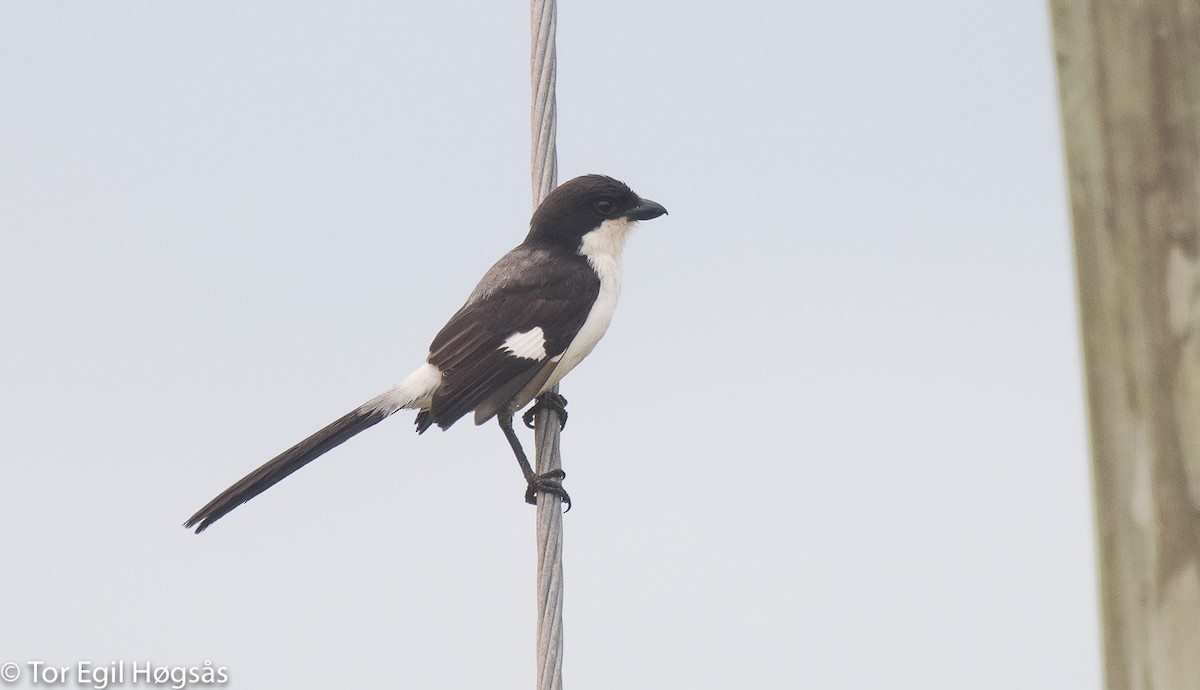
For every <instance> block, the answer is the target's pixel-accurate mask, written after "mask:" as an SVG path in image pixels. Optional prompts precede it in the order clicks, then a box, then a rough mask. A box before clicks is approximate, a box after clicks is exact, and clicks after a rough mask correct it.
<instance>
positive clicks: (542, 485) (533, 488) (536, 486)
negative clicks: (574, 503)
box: [525, 470, 571, 513]
mask: <svg viewBox="0 0 1200 690" xmlns="http://www.w3.org/2000/svg"><path fill="white" fill-rule="evenodd" d="M566 477H567V473H566V472H563V471H562V470H550V471H549V472H543V473H542V474H535V475H533V476H532V477H530V478H529V488H527V489H525V502H526V503H528V504H530V505H537V495H538V494H539V493H547V494H554V495H555V496H558V497H559V498H561V499H562V502H563V503H565V504H566V505H567V510H565V511H563V512H564V513H565V512H567V511H570V510H571V496H570V495H568V494H567V491H566V489H564V488H563V485H562V480H563V479H566Z"/></svg>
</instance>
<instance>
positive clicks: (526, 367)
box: [184, 175, 667, 533]
mask: <svg viewBox="0 0 1200 690" xmlns="http://www.w3.org/2000/svg"><path fill="white" fill-rule="evenodd" d="M666 212H667V210H666V209H665V208H663V207H662V206H661V205H660V204H658V203H656V202H653V201H650V200H649V199H643V198H641V197H639V196H638V195H637V194H635V193H633V191H632V190H631V189H629V187H627V186H626V185H625V184H624V183H622V182H619V181H617V180H614V179H612V178H611V177H605V176H603V175H585V176H583V177H577V178H575V179H573V180H571V181H570V182H567V183H565V184H563V185H562V186H560V187H558V188H557V189H555V190H554V191H552V192H551V193H550V194H549V195H548V196H547V197H546V199H545V200H544V201H543V202H542V203H541V205H539V206H538V208H537V210H536V211H534V213H533V219H532V220H531V221H530V223H529V234H528V235H527V236H526V237H525V241H524V242H522V243H521V244H520V245H519V246H518V247H516V248H515V249H513V250H512V251H510V252H508V253H507V254H505V255H504V256H503V257H501V259H500V260H499V261H497V262H496V264H495V265H494V266H492V267H491V268H490V269H489V270H488V271H487V273H485V274H484V275H483V278H482V279H481V280H480V281H479V284H478V285H477V286H476V287H475V290H474V291H473V292H472V293H471V295H470V296H469V297H468V298H467V301H466V303H465V304H464V305H463V306H462V308H461V309H459V310H458V312H456V313H455V314H454V316H452V317H450V321H449V322H447V323H446V325H445V326H444V327H443V328H442V330H441V331H440V332H439V333H438V334H437V336H436V337H434V339H433V343H432V344H431V345H430V346H429V356H428V357H426V358H425V363H424V364H422V365H421V366H420V367H418V368H417V370H416V371H414V372H412V373H411V374H409V375H408V376H406V377H405V378H404V379H403V380H402V381H400V383H398V384H396V385H395V386H393V387H392V388H390V389H389V390H387V391H384V392H383V393H381V394H379V395H377V396H375V397H374V398H372V399H370V400H368V401H367V402H365V403H363V404H362V405H360V406H358V407H357V408H355V409H354V410H352V411H351V412H349V413H348V414H346V415H345V416H343V417H342V418H341V419H338V420H337V421H335V422H333V423H331V424H330V425H329V426H327V427H325V428H324V429H321V430H320V431H318V432H316V433H315V434H313V435H312V436H309V437H308V438H306V439H304V440H303V441H301V442H300V443H297V444H296V445H294V446H292V447H291V448H289V449H287V450H285V451H284V452H282V453H280V454H279V455H278V456H276V457H275V458H274V459H272V460H271V461H269V462H267V463H266V464H265V465H263V466H262V467H259V468H258V469H257V470H254V471H253V472H251V473H250V474H248V475H246V476H245V477H243V478H242V479H241V481H239V482H237V483H236V484H234V485H233V486H231V487H229V488H228V489H226V490H225V491H224V492H223V493H221V495H219V496H217V497H216V498H214V499H213V500H212V501H210V502H209V503H208V505H206V506H204V507H203V508H201V509H200V510H199V511H197V513H196V514H195V515H193V516H192V517H191V518H189V519H188V521H187V522H186V523H184V526H185V527H188V528H192V527H195V529H196V532H197V533H200V532H202V531H204V530H205V529H206V528H207V527H208V526H209V525H211V524H212V523H213V522H216V521H217V520H219V519H220V518H221V517H222V516H224V515H225V514H227V513H228V512H229V511H231V510H233V509H234V508H236V507H238V506H239V505H241V504H243V503H245V502H246V501H249V500H250V499H252V498H254V497H255V496H257V495H258V494H260V493H262V492H263V491H266V490H267V489H268V488H270V487H271V486H273V485H274V484H275V483H276V482H278V481H280V480H281V479H283V478H284V477H286V476H288V475H289V474H291V473H292V472H295V471H296V470H298V469H300V468H301V467H303V466H304V465H306V464H308V463H310V462H312V461H313V460H315V459H316V458H318V457H319V456H321V455H322V454H324V453H326V452H328V451H329V450H331V449H333V448H335V447H337V446H338V445H340V444H341V443H343V442H345V441H346V440H348V439H349V438H351V437H352V436H354V435H355V434H358V433H359V432H361V431H363V430H365V429H367V428H369V427H371V426H374V425H375V424H378V423H379V422H381V421H383V420H384V419H386V418H387V417H389V416H391V415H392V414H393V413H395V412H397V411H399V410H406V409H411V410H418V412H417V418H416V425H417V432H418V433H420V432H423V431H425V430H426V429H428V428H429V427H431V426H433V425H435V424H436V425H437V426H439V427H441V428H442V429H448V428H449V427H450V426H451V425H452V424H454V422H456V421H458V420H459V419H460V418H461V417H462V416H463V415H465V414H467V413H468V412H471V411H474V412H475V423H476V424H483V423H484V422H486V421H488V420H489V419H491V418H492V417H496V418H497V420H498V421H499V423H500V427H501V429H503V430H504V435H505V438H507V439H508V442H509V445H510V446H511V447H512V450H513V453H514V454H515V455H516V456H517V462H518V463H520V465H521V472H522V473H523V474H524V476H525V480H526V483H527V485H528V489H527V491H526V500H528V501H530V502H534V499H535V496H536V494H537V492H548V493H551V494H556V495H558V496H561V497H562V498H563V500H564V501H565V502H566V503H567V505H568V507H569V506H570V498H569V497H568V496H567V494H566V492H565V491H563V488H562V478H563V474H562V472H561V471H557V472H548V473H545V474H540V475H539V474H535V473H534V471H533V469H532V468H531V467H530V464H529V460H528V459H527V458H526V456H525V452H524V450H523V449H522V448H521V443H520V441H519V440H518V439H517V435H516V432H515V431H514V430H513V426H512V418H513V415H514V414H515V413H516V412H517V411H518V410H520V409H522V408H523V407H525V406H526V405H528V404H529V403H530V402H531V401H534V400H535V399H537V401H538V403H537V404H546V405H549V406H552V407H556V408H557V409H558V410H559V411H560V412H563V410H562V405H563V404H564V403H565V401H563V400H562V398H561V397H560V396H557V394H554V393H549V392H548V391H549V390H550V388H551V387H553V386H554V385H555V384H556V383H558V382H559V380H561V379H562V377H563V376H565V375H566V374H567V373H568V372H569V371H571V370H572V369H574V368H575V366H576V365H577V364H579V362H580V361H581V360H583V358H584V357H586V356H587V355H588V354H589V353H590V352H591V351H592V348H594V347H595V346H596V343H597V342H599V341H600V338H601V337H602V336H603V335H604V332H605V331H606V330H607V329H608V325H609V323H610V322H611V321H612V317H613V311H614V310H615V309H616V306H617V297H618V295H619V294H620V292H621V252H622V250H623V248H624V246H625V239H626V237H628V235H629V231H630V230H631V229H632V228H633V226H634V225H635V224H636V223H637V221H640V220H650V219H651V218H657V217H659V216H661V215H663V214H665V213H666ZM535 407H536V405H535ZM531 411H532V409H531ZM564 414H565V413H564ZM525 419H526V421H527V423H528V420H529V419H530V415H529V414H526V416H525ZM564 420H565V416H564Z"/></svg>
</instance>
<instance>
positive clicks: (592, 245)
mask: <svg viewBox="0 0 1200 690" xmlns="http://www.w3.org/2000/svg"><path fill="white" fill-rule="evenodd" d="M633 225H634V221H631V220H628V219H625V218H618V219H613V220H606V221H604V222H603V223H601V224H600V227H598V228H596V229H595V230H592V231H591V232H589V233H587V234H585V235H584V236H583V241H582V242H581V243H580V247H579V253H580V254H581V255H582V256H584V257H585V258H587V260H588V263H589V264H591V266H592V269H593V270H594V271H596V275H597V276H599V278H600V293H599V294H598V295H596V301H595V303H593V304H592V310H591V311H590V312H588V315H587V319H586V320H585V321H584V322H583V326H582V327H581V328H580V329H579V333H577V334H576V335H575V338H574V339H573V340H572V341H571V344H570V345H568V346H567V349H566V351H565V352H563V353H562V355H561V356H560V360H559V363H558V366H556V367H555V368H554V373H553V374H551V375H550V378H549V379H548V380H547V381H546V384H545V385H544V386H542V391H543V392H544V391H546V390H548V389H549V388H550V387H551V386H553V385H554V384H556V383H558V381H559V380H560V379H562V377H564V376H566V375H567V372H569V371H571V370H572V369H574V368H575V365H576V364H579V362H580V361H582V360H583V358H584V357H587V356H588V354H589V353H590V352H591V351H592V348H594V347H596V343H598V342H600V338H602V337H604V332H605V331H607V330H608V325H609V324H610V323H612V317H613V312H615V311H616V309H617V298H618V297H620V296H621V252H622V251H623V250H624V249H625V238H626V237H628V236H629V231H630V230H631V229H632V228H633Z"/></svg>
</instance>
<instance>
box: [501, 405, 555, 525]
mask: <svg viewBox="0 0 1200 690" xmlns="http://www.w3.org/2000/svg"><path fill="white" fill-rule="evenodd" d="M512 416H513V413H512V412H508V411H501V412H500V413H499V414H497V415H496V420H497V421H498V422H499V423H500V428H501V429H503V430H504V438H507V439H508V445H509V446H511V447H512V451H513V455H515V456H517V464H519V465H520V466H521V474H523V475H525V483H526V484H527V485H528V488H527V489H525V502H526V503H529V504H531V505H536V504H537V495H538V492H541V491H544V492H546V493H548V494H554V495H555V496H558V497H559V498H561V499H562V502H563V503H566V504H567V510H570V509H571V497H570V496H569V495H567V492H566V490H565V489H563V486H562V480H563V479H565V478H566V476H567V473H566V472H563V471H562V470H551V471H549V472H544V473H542V474H535V473H534V471H533V467H532V466H530V464H529V458H527V457H525V449H524V448H522V447H521V440H520V439H518V438H517V432H516V431H515V430H514V429H513V424H512Z"/></svg>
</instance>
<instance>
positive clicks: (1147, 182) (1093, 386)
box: [1013, 0, 1200, 690]
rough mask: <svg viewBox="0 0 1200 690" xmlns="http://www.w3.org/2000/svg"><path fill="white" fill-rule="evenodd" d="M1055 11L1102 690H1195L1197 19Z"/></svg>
mask: <svg viewBox="0 0 1200 690" xmlns="http://www.w3.org/2000/svg"><path fill="white" fill-rule="evenodd" d="M1050 8H1051V15H1052V21H1053V29H1054V44H1055V53H1056V57H1057V63H1058V81H1059V97H1060V105H1061V112H1062V122H1063V134H1064V139H1065V142H1066V156H1067V175H1068V188H1069V192H1070V200H1071V219H1072V225H1073V227H1074V238H1075V256H1076V266H1077V270H1078V279H1079V301H1080V310H1081V315H1082V328H1083V330H1082V333H1083V354H1084V367H1085V376H1086V380H1087V392H1088V412H1089V422H1090V427H1091V442H1092V456H1093V469H1094V482H1095V487H1094V488H1095V501H1096V522H1097V547H1098V555H1099V569H1100V599H1101V602H1100V603H1101V613H1102V621H1103V628H1104V635H1103V637H1104V667H1105V681H1106V685H1107V687H1108V689H1109V690H1126V689H1132V688H1138V689H1142V690H1196V688H1200V3H1197V0H1125V1H1123V2H1118V1H1115V0H1050ZM1013 201H1014V202H1015V203H1020V201H1019V200H1013ZM1031 567H1037V566H1036V564H1031Z"/></svg>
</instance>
